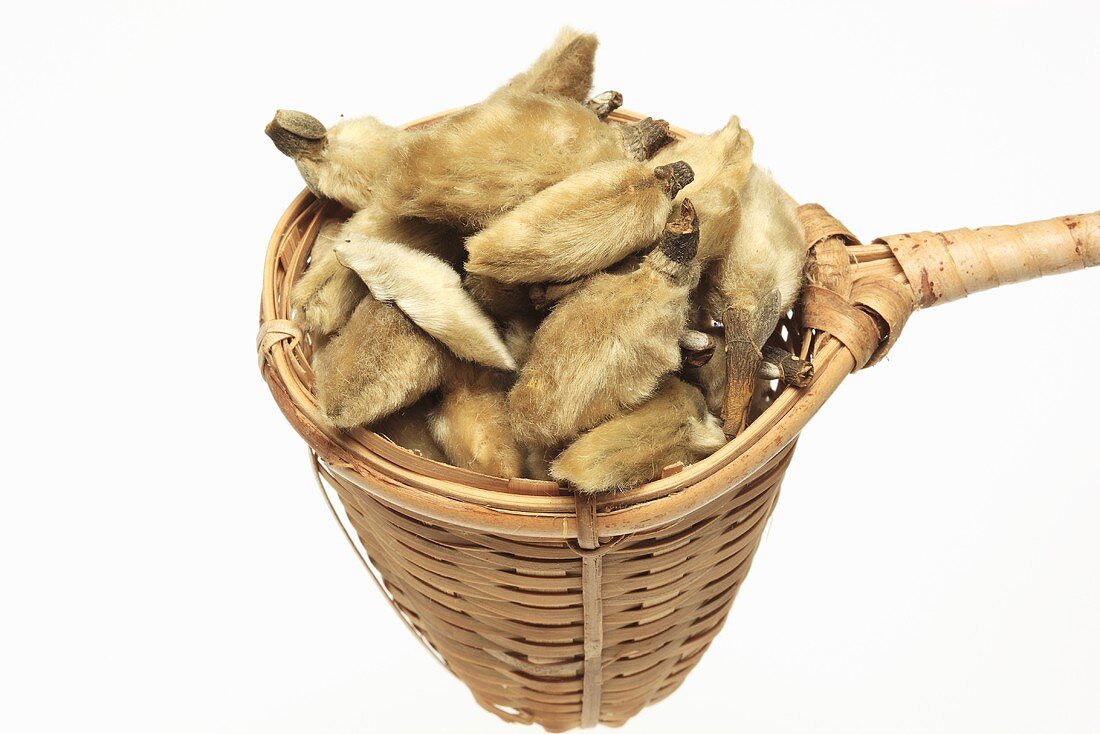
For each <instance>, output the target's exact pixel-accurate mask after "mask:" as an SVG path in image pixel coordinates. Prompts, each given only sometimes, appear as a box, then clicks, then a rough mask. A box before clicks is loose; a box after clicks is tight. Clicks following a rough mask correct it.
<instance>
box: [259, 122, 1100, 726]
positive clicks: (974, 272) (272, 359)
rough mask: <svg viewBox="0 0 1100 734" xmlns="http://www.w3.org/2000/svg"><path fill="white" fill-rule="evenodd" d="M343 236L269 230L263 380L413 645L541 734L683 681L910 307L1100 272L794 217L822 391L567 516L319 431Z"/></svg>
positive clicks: (326, 213) (322, 206) (1073, 222)
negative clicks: (315, 251)
mask: <svg viewBox="0 0 1100 734" xmlns="http://www.w3.org/2000/svg"><path fill="white" fill-rule="evenodd" d="M444 114H445V113H444ZM441 116H442V115H436V116H433V117H431V118H426V119H425V120H422V121H420V122H419V123H417V124H429V123H430V122H432V121H434V120H436V119H438V118H439V117H441ZM640 119H642V116H640V115H636V114H633V113H628V112H625V111H623V110H616V111H615V112H613V113H611V115H610V117H609V120H612V121H617V122H631V121H638V120H640ZM672 134H673V135H674V136H676V137H682V136H683V135H685V134H686V133H684V131H682V130H676V129H675V128H673V129H672ZM341 215H342V212H341V211H340V210H339V208H338V207H336V206H335V205H332V204H328V203H323V202H319V201H317V200H316V199H315V198H314V197H313V196H312V195H311V194H309V193H308V192H303V193H302V194H301V195H300V196H298V198H297V199H295V200H294V202H293V203H292V204H291V205H290V207H289V208H288V209H287V211H286V213H285V214H284V215H283V217H282V219H281V220H280V221H279V223H278V225H277V227H276V230H275V233H274V235H273V237H272V240H271V245H270V248H269V250H268V254H267V259H266V262H265V269H264V282H263V292H262V304H261V313H260V323H261V330H260V338H259V340H258V342H257V349H258V350H259V353H260V360H261V372H262V375H263V377H264V379H265V380H266V381H267V383H268V385H269V387H270V388H271V392H272V395H273V397H274V398H275V401H276V403H277V404H278V405H279V407H280V409H281V410H282V411H283V413H284V415H285V416H286V418H287V420H288V421H289V422H290V423H291V425H292V426H293V427H294V429H295V430H297V431H298V433H299V434H300V435H301V436H302V437H303V438H304V439H305V440H306V442H307V443H308V444H309V445H310V447H311V448H312V449H313V451H315V452H316V454H317V456H318V459H319V465H318V467H319V469H320V475H321V478H322V480H323V481H324V482H325V484H326V485H327V486H328V487H329V488H330V489H331V490H332V492H333V493H334V494H335V495H336V496H337V497H338V499H339V501H340V503H341V504H342V505H343V508H344V510H345V512H346V515H347V518H348V521H349V523H350V525H351V529H352V530H353V531H354V533H355V535H356V536H358V538H359V540H360V542H361V543H362V546H363V547H364V549H365V550H366V552H367V559H365V560H364V563H368V561H369V563H368V568H369V567H370V566H373V567H374V569H376V570H377V572H378V573H379V575H380V578H381V579H382V583H383V584H384V587H385V593H386V596H387V597H388V599H389V601H390V603H391V604H392V605H393V607H394V608H395V609H396V610H397V612H398V613H399V614H400V616H401V617H402V619H403V620H404V621H405V622H406V623H407V624H408V626H409V627H410V629H412V630H413V631H414V632H415V634H416V635H417V636H418V637H420V639H421V640H422V641H423V642H424V644H425V645H427V646H428V647H429V649H431V650H432V651H433V652H434V653H436V654H437V655H438V656H439V657H440V659H441V660H442V661H443V662H444V664H445V665H446V667H447V668H448V669H449V670H450V671H451V672H453V673H454V674H455V675H456V676H458V677H459V678H460V679H461V680H462V681H463V682H464V683H465V684H466V685H467V686H468V687H469V689H470V691H471V693H472V694H473V696H474V698H475V700H477V702H478V703H479V704H480V705H481V706H483V707H485V708H486V709H487V710H489V711H492V712H493V713H494V714H496V715H497V716H499V717H501V718H502V719H504V720H506V721H513V722H518V723H528V724H531V723H537V724H539V725H541V726H543V727H545V728H546V729H547V730H549V731H563V730H566V729H570V728H574V727H577V726H591V725H593V724H595V723H596V722H597V721H598V722H600V723H603V724H609V725H620V724H623V723H625V722H626V721H627V720H628V719H630V717H632V716H633V715H634V714H636V713H637V712H638V711H640V710H641V709H642V708H643V707H645V706H648V705H650V704H653V703H655V702H657V701H659V700H661V699H663V698H664V697H666V696H668V695H669V694H671V693H672V692H673V691H675V690H676V688H677V687H678V686H679V685H680V684H681V683H682V682H683V681H684V679H685V677H686V676H687V674H688V673H689V672H690V671H691V670H692V668H693V667H694V666H695V665H696V664H697V663H698V661H699V659H700V658H701V656H702V654H703V653H704V652H705V650H706V649H707V646H708V645H709V644H710V642H711V640H713V638H714V636H715V635H716V634H717V633H718V631H719V630H720V629H721V627H722V625H723V623H724V622H725V619H726V615H727V614H728V612H729V609H730V605H731V604H732V603H733V600H734V598H735V596H736V594H737V592H738V590H739V589H740V587H741V584H742V583H743V582H744V579H745V577H746V575H747V574H748V570H749V568H750V566H751V563H752V558H753V554H754V553H755V551H756V548H757V546H758V545H759V542H760V538H761V535H762V532H763V529H764V526H765V524H766V522H767V520H768V518H769V516H770V514H771V512H772V510H773V508H774V506H775V502H776V500H777V498H778V494H779V487H780V483H781V481H782V479H783V474H784V471H785V470H786V467H787V465H788V463H789V462H790V460H791V456H792V454H793V451H794V446H795V441H796V439H797V438H798V434H799V432H800V431H801V429H802V428H803V426H805V425H806V422H807V421H808V420H809V419H810V418H811V417H812V416H813V415H814V414H815V413H816V412H817V410H818V409H819V408H820V407H821V405H822V404H823V403H824V402H825V400H827V399H828V398H829V397H830V396H831V395H832V393H833V392H834V391H835V390H836V388H837V387H838V386H839V385H840V383H841V382H842V381H843V380H844V378H845V377H846V376H847V375H848V374H850V373H851V372H852V371H853V370H855V369H858V368H860V367H862V366H864V365H866V364H873V363H874V362H875V361H876V360H877V359H880V358H881V357H882V356H883V355H884V354H885V353H886V351H887V350H888V349H889V348H890V346H892V345H893V343H894V341H895V340H896V339H897V337H898V335H899V334H900V332H901V329H902V328H903V326H904V324H905V322H906V319H907V318H908V317H909V314H910V313H911V312H912V311H913V310H914V308H916V307H918V306H921V305H931V304H933V303H940V302H944V301H946V300H950V299H951V298H957V297H961V295H965V294H966V293H970V292H974V291H976V290H979V289H981V288H982V287H989V286H991V285H993V284H996V283H1006V282H1013V281H1015V280H1021V279H1024V278H1026V277H1034V276H1036V275H1039V274H1047V273H1053V272H1061V271H1064V270H1069V269H1073V268H1078V267H1085V266H1088V265H1095V264H1097V262H1098V259H1100V221H1098V220H1100V215H1096V214H1092V215H1083V216H1079V217H1064V218H1061V219H1056V220H1050V221H1048V222H1039V223H1034V224H1031V225H1021V226H1020V227H1015V228H1012V227H996V228H986V229H980V230H974V231H971V230H955V231H953V232H947V233H943V234H941V235H933V234H929V233H918V234H913V235H901V236H897V237H888V238H882V239H881V240H876V241H875V242H874V243H872V244H870V245H862V244H860V243H859V241H858V240H856V238H855V237H854V236H852V235H851V233H850V232H848V231H847V229H845V228H844V227H843V225H842V224H840V223H839V222H838V221H837V220H835V218H833V217H832V216H831V215H829V214H828V212H826V211H825V210H824V209H822V208H821V207H818V206H816V205H807V206H804V207H802V209H801V210H800V215H801V216H802V218H803V222H804V225H805V228H806V230H807V238H808V242H807V246H808V247H810V264H809V265H808V267H807V271H806V272H807V286H806V289H805V297H804V298H803V300H802V302H801V303H800V304H799V305H798V307H797V308H796V311H797V318H795V317H790V316H788V317H785V318H784V319H783V320H781V322H780V325H781V326H780V328H779V329H777V330H776V333H775V334H773V335H772V337H771V339H770V340H768V347H767V350H768V354H769V355H772V358H773V359H776V358H777V357H778V356H779V355H778V354H777V353H776V351H775V350H776V349H781V350H782V351H784V352H786V353H789V354H802V355H803V356H806V355H808V354H809V353H810V352H811V350H810V346H811V344H812V346H813V349H812V354H813V377H812V379H810V380H809V382H808V384H806V385H805V386H804V387H796V386H793V385H788V386H786V387H784V388H783V389H782V390H781V391H777V390H775V389H772V388H770V387H767V385H769V383H760V385H762V386H763V387H760V388H758V394H757V398H758V399H757V400H756V401H755V402H754V404H756V405H765V406H766V408H764V409H763V410H762V412H759V413H758V414H756V415H750V418H751V420H750V422H749V423H748V424H747V426H746V428H745V429H744V430H743V431H742V432H741V433H740V434H739V435H738V436H737V437H736V438H735V439H734V440H733V441H731V442H730V443H728V444H727V445H726V446H725V447H723V448H722V449H720V450H719V451H718V452H716V453H715V454H714V455H712V456H710V457H709V458H707V459H705V460H703V461H700V462H698V463H696V464H692V465H690V466H682V467H668V468H666V471H665V472H662V473H663V474H664V476H662V478H660V479H658V480H656V481H653V482H650V483H649V484H646V485H643V486H641V487H637V488H635V489H632V490H629V491H626V492H621V493H612V494H607V495H599V496H594V497H591V498H581V499H578V498H577V497H575V496H573V494H572V493H570V492H568V491H567V490H565V489H563V488H559V487H557V486H556V485H554V484H553V483H552V482H539V481H534V480H527V479H520V478H499V477H488V476H484V475H480V474H475V473H473V472H470V471H466V470H462V469H458V468H455V467H452V466H448V465H445V464H441V463H437V462H434V461H431V460H429V459H426V458H424V457H422V456H419V455H417V454H414V453H412V452H410V451H406V450H405V449H402V448H401V447H399V446H397V445H395V444H393V443H391V442H389V441H388V440H387V439H385V438H383V437H381V436H378V435H376V434H374V433H372V432H370V431H368V430H366V429H353V430H348V431H340V430H336V429H333V428H331V427H329V426H328V425H327V424H326V423H325V422H324V421H323V420H322V419H321V418H322V416H321V415H320V413H319V411H318V410H317V407H316V403H315V400H314V396H313V394H312V386H313V375H312V371H311V369H310V359H309V358H310V354H311V351H312V348H313V345H312V343H311V342H310V339H309V336H308V335H304V334H302V332H301V331H300V330H299V329H297V328H296V327H295V325H294V324H293V322H292V321H290V320H289V319H290V316H291V314H290V313H289V294H290V289H291V287H292V285H293V283H294V281H295V280H296V279H297V278H298V276H299V275H300V274H301V273H302V271H303V270H304V268H305V265H306V261H307V257H308V254H309V250H310V248H311V246H312V243H313V239H314V237H316V235H317V232H318V231H319V230H320V228H321V226H322V225H323V224H324V222H325V221H327V220H328V219H331V218H335V217H339V216H341ZM925 251H927V252H925ZM940 266H942V267H943V270H942V271H941V270H939V268H940ZM925 273H927V276H928V277H927V278H925ZM940 273H943V274H942V275H941V274H940ZM792 364H797V363H792Z"/></svg>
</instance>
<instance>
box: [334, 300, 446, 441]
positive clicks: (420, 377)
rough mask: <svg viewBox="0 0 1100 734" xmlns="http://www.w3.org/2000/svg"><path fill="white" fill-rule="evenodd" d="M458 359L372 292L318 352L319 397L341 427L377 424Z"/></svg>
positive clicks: (432, 384) (438, 379)
mask: <svg viewBox="0 0 1100 734" xmlns="http://www.w3.org/2000/svg"><path fill="white" fill-rule="evenodd" d="M453 360H454V358H453V357H451V356H450V352H448V351H447V350H446V348H444V347H443V345H442V344H440V343H439V342H437V341H436V340H434V339H432V338H431V337H430V336H428V335H427V334H425V333H424V332H423V330H421V329H419V328H418V327H417V326H416V324H414V323H413V322H412V321H410V320H409V317H408V316H406V315H405V314H403V313H402V312H401V310H400V309H398V308H397V307H396V306H394V305H393V304H390V303H382V302H381V301H377V300H375V299H374V298H370V297H367V298H364V299H363V300H362V301H360V303H359V305H358V306H356V308H355V310H354V311H353V312H352V314H351V318H349V319H348V322H347V323H346V324H345V325H344V327H343V328H342V329H341V330H340V331H339V333H337V334H336V335H335V336H334V337H333V338H332V339H331V340H330V341H329V342H328V343H326V344H325V345H323V346H322V347H321V348H320V349H318V350H317V352H316V353H315V354H314V357H313V372H314V375H315V377H316V386H315V390H316V394H317V402H318V405H319V406H320V408H321V411H322V412H323V413H324V414H325V417H326V418H327V419H328V420H329V421H330V422H331V423H332V424H333V425H335V426H338V427H340V428H350V427H352V426H357V425H360V424H364V423H373V422H375V421H377V420H380V419H382V418H384V417H386V416H388V415H390V414H391V413H393V412H395V411H397V410H400V409H401V408H404V407H405V406H408V405H411V404H413V403H415V402H416V401H417V400H419V399H420V398H421V397H423V396H424V395H425V394H426V393H428V392H429V391H431V390H434V389H435V388H437V387H439V384H440V382H441V381H442V379H443V374H444V372H445V371H446V369H447V367H448V365H449V364H450V363H451V362H452V361H453Z"/></svg>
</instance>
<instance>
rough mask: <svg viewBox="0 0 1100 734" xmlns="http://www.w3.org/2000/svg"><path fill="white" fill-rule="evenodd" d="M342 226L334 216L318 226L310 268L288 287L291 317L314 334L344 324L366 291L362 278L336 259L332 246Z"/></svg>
mask: <svg viewBox="0 0 1100 734" xmlns="http://www.w3.org/2000/svg"><path fill="white" fill-rule="evenodd" d="M342 228H343V224H342V223H341V222H338V221H336V220H333V221H330V222H327V223H326V224H325V225H324V226H323V227H322V228H321V231H320V232H318V233H317V239H316V240H315V241H314V243H313V250H312V251H311V252H310V262H309V268H308V269H307V270H306V272H305V273H303V274H302V276H301V277H300V278H298V280H297V281H296V282H295V283H294V287H293V288H291V290H290V305H291V309H292V310H293V313H294V320H295V321H296V322H297V323H298V325H299V326H301V327H302V328H303V329H305V330H306V331H309V332H312V333H313V334H316V335H325V334H331V333H332V332H334V331H336V330H337V329H339V328H340V327H341V326H343V325H344V324H345V323H346V322H347V320H348V317H349V316H351V312H352V311H354V310H355V307H356V306H358V305H359V302H360V301H362V300H363V298H364V297H365V296H367V295H368V291H367V286H366V285H365V284H364V283H363V281H362V280H360V279H359V277H358V276H357V275H356V274H355V273H353V272H351V271H350V270H348V269H347V268H345V267H344V266H343V265H342V264H341V263H340V261H339V260H337V259H336V253H335V252H334V251H333V246H334V245H335V244H336V242H337V241H338V238H339V236H340V231H341V230H342Z"/></svg>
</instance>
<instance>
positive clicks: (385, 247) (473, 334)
mask: <svg viewBox="0 0 1100 734" xmlns="http://www.w3.org/2000/svg"><path fill="white" fill-rule="evenodd" d="M335 252H336V257H337V258H338V259H339V260H340V262H342V263H343V264H344V265H346V266H348V267H349V268H351V269H352V270H354V271H355V272H356V273H358V275H359V277H360V278H362V279H363V282H364V283H366V284H367V287H368V288H369V289H370V292H371V294H373V296H374V297H375V298H377V299H378V300H380V301H387V302H393V303H394V304H396V305H397V307H398V308H399V309H401V310H402V311H403V312H405V314H407V315H408V317H409V318H410V319H412V320H413V321H414V322H415V323H416V325H417V326H419V327H420V328H422V329H423V330H424V331H426V332H427V333H429V334H431V335H432V336H433V337H435V338H436V339H438V340H439V341H441V342H443V343H444V344H445V345H447V347H448V348H449V349H450V350H451V351H452V352H453V353H454V354H455V356H457V357H460V358H462V359H467V360H470V361H473V362H480V363H481V364H485V365H488V366H490V367H496V368H498V369H503V370H514V369H515V368H516V363H515V360H514V359H513V358H512V355H511V354H510V353H509V352H508V348H507V347H506V346H505V345H504V342H503V341H502V340H501V338H500V335H499V334H498V333H497V329H496V326H495V325H494V324H493V322H492V320H491V319H490V318H489V317H488V316H487V315H486V314H485V312H484V311H482V310H481V308H480V307H479V306H478V305H477V303H475V302H474V300H473V299H472V298H470V296H469V294H468V293H466V291H465V290H463V288H462V280H461V278H460V277H459V274H458V272H456V271H455V269H454V268H452V267H451V266H450V265H448V264H447V263H445V262H443V261H442V260H440V259H439V258H437V257H433V256H432V255H428V254H426V253H423V252H418V251H416V250H413V249H411V248H408V247H405V246H404V245H400V244H398V243H395V242H385V241H383V240H377V239H361V238H356V239H351V240H348V241H347V242H341V243H340V244H338V245H336V248H335Z"/></svg>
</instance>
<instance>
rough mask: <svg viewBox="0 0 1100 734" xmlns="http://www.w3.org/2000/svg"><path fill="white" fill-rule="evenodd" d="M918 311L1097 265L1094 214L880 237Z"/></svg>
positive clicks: (1099, 249) (1098, 215)
mask: <svg viewBox="0 0 1100 734" xmlns="http://www.w3.org/2000/svg"><path fill="white" fill-rule="evenodd" d="M874 244H880V245H886V246H888V247H889V248H890V251H891V252H892V253H893V254H894V257H895V258H896V259H897V261H898V264H899V265H900V266H901V269H902V271H903V272H904V273H905V277H906V279H907V280H908V281H909V286H910V288H912V290H913V299H914V305H916V307H918V308H926V307H928V306H933V305H937V304H940V303H946V302H948V301H954V300H956V299H959V298H964V297H966V296H967V295H969V294H970V293H976V292H978V291H982V290H985V289H987V288H995V287H997V286H1000V285H1007V284H1009V283H1017V282H1020V281H1024V280H1030V279H1032V278H1041V277H1043V276H1044V275H1054V274H1055V273H1065V272H1069V271H1071V270H1080V269H1082V268H1087V267H1092V266H1094V265H1100V212H1094V213H1092V214H1078V215H1074V216H1068V217H1058V218H1055V219H1047V220H1044V221H1041V222H1029V223H1027V224H1017V225H1015V226H1006V227H980V228H978V229H965V228H964V229H953V230H950V231H947V232H914V233H911V234H900V235H892V236H889V237H880V238H879V239H877V240H875V242H874Z"/></svg>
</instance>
